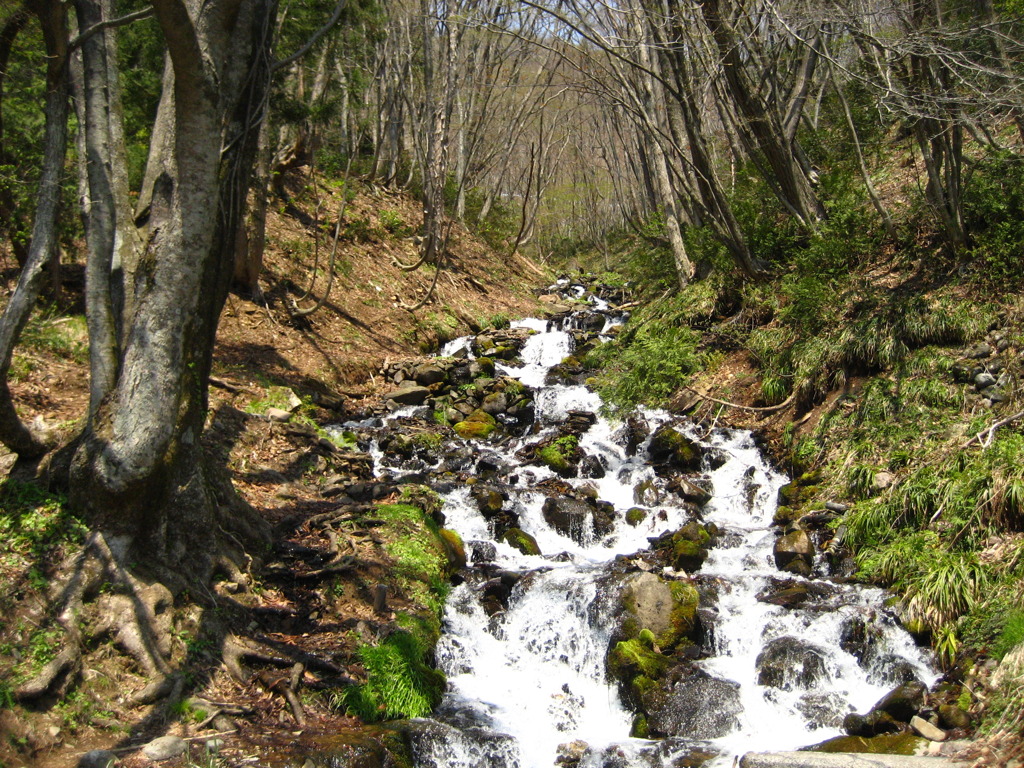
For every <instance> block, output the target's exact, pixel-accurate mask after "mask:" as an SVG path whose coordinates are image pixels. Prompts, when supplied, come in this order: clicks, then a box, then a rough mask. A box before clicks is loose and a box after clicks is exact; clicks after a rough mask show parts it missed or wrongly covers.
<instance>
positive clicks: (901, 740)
mask: <svg viewBox="0 0 1024 768" xmlns="http://www.w3.org/2000/svg"><path fill="white" fill-rule="evenodd" d="M927 743H928V741H927V739H923V738H921V737H920V736H918V735H916V734H914V733H884V734H882V735H881V736H870V737H865V736H837V737H836V738H834V739H828V740H827V741H823V742H821V743H820V744H815V745H814V746H813V747H808V749H807V751H809V752H853V753H856V754H877V755H913V754H916V753H917V751H918V750H919V749H920V748H921V747H923V746H925V745H926V744H927Z"/></svg>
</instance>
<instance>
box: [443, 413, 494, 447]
mask: <svg viewBox="0 0 1024 768" xmlns="http://www.w3.org/2000/svg"><path fill="white" fill-rule="evenodd" d="M497 426H498V422H497V420H495V418H494V417H493V416H491V414H489V413H487V412H486V411H482V410H480V409H477V410H475V411H473V412H472V413H471V414H469V416H467V417H466V418H465V419H464V420H463V421H460V422H459V423H458V424H456V425H455V426H454V427H452V429H454V430H455V432H456V433H457V434H458V435H459V437H463V438H466V439H467V440H469V439H474V438H475V439H483V438H485V437H487V436H489V435H490V434H491V433H492V432H493V431H494V430H495V429H496V428H497Z"/></svg>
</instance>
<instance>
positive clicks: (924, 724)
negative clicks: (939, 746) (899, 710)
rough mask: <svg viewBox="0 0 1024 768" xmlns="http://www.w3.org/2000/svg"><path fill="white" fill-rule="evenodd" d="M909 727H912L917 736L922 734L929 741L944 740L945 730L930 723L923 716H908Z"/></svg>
mask: <svg viewBox="0 0 1024 768" xmlns="http://www.w3.org/2000/svg"><path fill="white" fill-rule="evenodd" d="M910 727H911V728H913V729H914V730H915V731H916V732H917V735H918V736H923V737H924V738H926V739H928V740H929V741H945V740H946V732H945V731H944V730H942V729H941V728H939V727H938V726H936V725H932V724H931V723H929V722H928V721H927V720H925V719H924V718H923V717H918V716H917V715H914V716H913V717H912V718H910Z"/></svg>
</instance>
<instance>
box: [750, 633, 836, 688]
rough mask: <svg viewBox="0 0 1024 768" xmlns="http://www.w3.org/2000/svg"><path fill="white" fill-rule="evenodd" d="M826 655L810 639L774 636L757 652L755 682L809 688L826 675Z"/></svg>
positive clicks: (766, 684)
mask: <svg viewBox="0 0 1024 768" xmlns="http://www.w3.org/2000/svg"><path fill="white" fill-rule="evenodd" d="M826 658H827V655H826V653H825V651H824V650H823V649H821V648H819V647H818V646H816V645H814V644H813V643H809V642H807V641H806V640H801V639H799V638H796V637H792V636H790V635H786V636H784V637H777V638H775V639H774V640H770V641H769V642H768V643H766V644H765V646H764V649H763V650H762V651H761V653H759V654H758V655H757V661H756V662H755V666H756V668H757V682H758V684H759V685H764V686H768V687H769V688H780V689H782V690H784V691H791V690H793V688H811V687H813V686H814V685H815V683H818V682H819V681H821V680H823V679H825V678H826V677H827V676H828V667H827V665H826V661H825V660H826Z"/></svg>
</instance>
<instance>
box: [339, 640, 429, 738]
mask: <svg viewBox="0 0 1024 768" xmlns="http://www.w3.org/2000/svg"><path fill="white" fill-rule="evenodd" d="M426 654H427V649H426V648H425V647H424V646H423V645H422V644H421V642H420V641H419V640H418V639H417V638H416V636H415V635H413V634H411V633H409V632H406V631H398V632H395V633H393V634H391V635H389V636H388V637H387V638H386V639H385V640H384V641H382V642H381V643H380V644H379V645H375V646H373V645H362V646H360V648H359V658H360V660H361V661H362V663H363V667H364V668H365V669H366V674H367V681H366V683H364V684H363V685H358V686H353V687H351V688H348V689H346V691H345V693H344V703H345V706H346V708H347V709H348V711H349V712H351V713H352V714H355V715H358V716H359V717H361V718H362V719H363V720H365V721H367V722H376V721H378V720H393V719H397V718H406V717H425V716H426V715H429V714H430V712H431V711H432V710H433V709H434V707H435V706H437V704H438V702H439V701H440V700H441V694H442V693H443V691H444V676H443V675H442V674H441V673H440V672H437V671H436V670H434V669H431V668H430V667H429V666H428V665H427V663H426Z"/></svg>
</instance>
